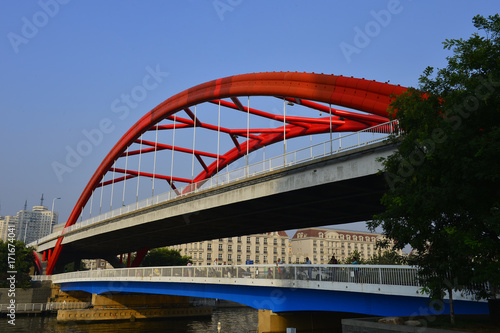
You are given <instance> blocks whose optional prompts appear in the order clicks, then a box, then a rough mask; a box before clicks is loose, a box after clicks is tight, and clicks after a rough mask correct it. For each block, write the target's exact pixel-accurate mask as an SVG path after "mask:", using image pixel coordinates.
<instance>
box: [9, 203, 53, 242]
mask: <svg viewBox="0 0 500 333" xmlns="http://www.w3.org/2000/svg"><path fill="white" fill-rule="evenodd" d="M58 218H59V214H58V213H57V212H52V211H50V210H48V209H47V207H45V206H34V207H33V210H26V209H23V210H20V211H19V212H18V213H17V216H16V220H17V221H16V234H17V237H16V238H17V239H18V240H21V241H23V242H24V243H26V244H28V243H31V242H33V241H36V240H37V239H39V238H42V237H44V236H47V235H48V234H50V233H52V227H53V226H54V225H55V224H56V223H57V220H58Z"/></svg>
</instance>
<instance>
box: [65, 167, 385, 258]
mask: <svg viewBox="0 0 500 333" xmlns="http://www.w3.org/2000/svg"><path fill="white" fill-rule="evenodd" d="M385 186H386V185H385V180H384V177H383V176H381V175H368V176H364V177H359V178H354V179H349V180H344V181H339V182H333V183H328V184H323V185H319V186H314V187H307V188H302V189H299V190H296V191H290V192H285V193H279V194H275V195H270V196H266V197H261V198H254V199H252V200H248V201H242V202H237V203H233V204H229V205H224V206H218V207H215V208H210V209H205V210H200V211H198V212H196V213H191V214H184V215H180V216H175V217H170V218H168V219H160V220H157V221H154V222H149V223H145V224H138V225H135V226H133V227H130V228H123V229H120V230H115V231H113V232H112V233H101V234H97V235H94V236H91V237H88V238H85V239H83V240H80V241H73V242H71V243H68V244H66V245H65V246H64V251H63V252H62V255H61V257H60V258H59V262H60V263H68V262H72V261H74V260H75V258H81V259H90V258H107V257H111V256H113V255H118V254H120V253H127V252H134V251H137V250H138V249H140V248H143V247H146V246H147V247H149V248H156V247H161V246H168V245H175V244H182V243H189V242H195V241H203V240H210V239H215V238H224V237H232V236H243V235H250V234H255V233H262V232H271V231H277V230H289V229H297V228H306V227H315V226H323V225H335V224H343V223H350V222H358V221H365V220H370V219H371V218H372V217H373V215H374V214H376V213H379V212H380V211H381V210H382V206H381V204H380V198H381V196H382V194H383V192H384V189H385Z"/></svg>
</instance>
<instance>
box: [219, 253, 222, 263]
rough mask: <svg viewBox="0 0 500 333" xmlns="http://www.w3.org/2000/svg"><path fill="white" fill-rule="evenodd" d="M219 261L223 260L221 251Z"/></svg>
mask: <svg viewBox="0 0 500 333" xmlns="http://www.w3.org/2000/svg"><path fill="white" fill-rule="evenodd" d="M219 261H222V253H219Z"/></svg>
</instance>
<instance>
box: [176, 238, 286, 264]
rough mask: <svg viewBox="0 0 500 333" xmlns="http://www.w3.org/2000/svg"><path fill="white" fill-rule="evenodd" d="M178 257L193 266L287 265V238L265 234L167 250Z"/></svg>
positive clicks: (204, 242) (214, 240) (185, 245)
mask: <svg viewBox="0 0 500 333" xmlns="http://www.w3.org/2000/svg"><path fill="white" fill-rule="evenodd" d="M169 248H170V249H175V250H178V251H179V252H180V253H181V255H184V256H189V257H191V258H192V263H193V265H196V266H200V265H212V264H213V263H214V261H215V259H217V262H218V264H224V263H225V264H227V265H243V264H245V263H247V262H253V263H254V264H269V263H275V262H277V260H278V258H279V259H280V261H281V262H286V263H288V262H289V260H290V259H289V258H290V248H289V237H288V235H287V234H286V232H284V231H276V232H268V233H263V234H255V235H249V236H240V237H228V238H218V239H213V240H209V241H202V242H193V243H188V244H181V245H174V246H170V247H169Z"/></svg>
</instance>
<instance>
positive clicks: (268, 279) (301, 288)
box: [51, 265, 488, 316]
mask: <svg viewBox="0 0 500 333" xmlns="http://www.w3.org/2000/svg"><path fill="white" fill-rule="evenodd" d="M51 278H52V281H53V283H57V284H60V285H61V290H63V291H71V290H81V291H86V292H89V293H95V294H103V293H148V294H165V295H179V296H191V297H204V298H218V299H224V300H229V301H233V302H237V303H241V304H245V305H247V306H250V307H253V308H256V309H266V310H272V311H273V312H276V313H278V312H287V311H337V312H352V313H360V314H367V315H376V316H413V315H437V314H445V313H449V302H448V300H447V299H445V300H444V301H431V300H430V299H429V297H428V296H427V295H425V294H422V292H421V291H420V290H421V287H420V286H418V282H417V279H416V269H415V268H412V267H408V266H377V265H357V266H353V265H307V266H306V265H283V266H280V267H277V266H269V265H250V266H245V265H241V266H192V267H156V268H128V269H115V270H102V271H86V272H74V273H65V274H58V275H53V276H52V277H51ZM453 296H454V302H453V305H454V308H455V312H456V313H457V314H485V313H488V304H487V302H484V301H476V300H473V299H472V297H468V296H464V295H461V294H459V293H457V294H454V295H453Z"/></svg>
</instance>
